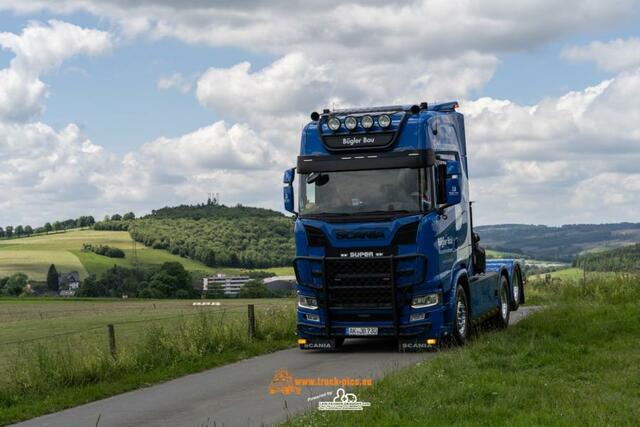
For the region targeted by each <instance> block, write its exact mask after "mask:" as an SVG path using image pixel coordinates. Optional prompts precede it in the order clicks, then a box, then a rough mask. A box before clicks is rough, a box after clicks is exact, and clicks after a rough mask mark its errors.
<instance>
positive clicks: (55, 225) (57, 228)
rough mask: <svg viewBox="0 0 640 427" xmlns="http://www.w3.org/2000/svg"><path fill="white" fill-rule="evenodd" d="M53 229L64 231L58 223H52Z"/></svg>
mask: <svg viewBox="0 0 640 427" xmlns="http://www.w3.org/2000/svg"><path fill="white" fill-rule="evenodd" d="M53 229H54V230H55V231H60V230H63V229H64V226H63V225H62V223H61V222H60V221H56V222H54V223H53Z"/></svg>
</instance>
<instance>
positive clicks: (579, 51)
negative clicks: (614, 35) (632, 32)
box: [562, 37, 640, 71]
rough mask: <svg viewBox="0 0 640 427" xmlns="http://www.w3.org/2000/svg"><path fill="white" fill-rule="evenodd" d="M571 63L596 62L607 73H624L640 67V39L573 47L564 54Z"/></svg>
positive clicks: (597, 42)
mask: <svg viewBox="0 0 640 427" xmlns="http://www.w3.org/2000/svg"><path fill="white" fill-rule="evenodd" d="M562 56H563V57H565V58H566V59H569V60H571V61H576V62H578V61H590V62H595V63H596V64H597V65H598V68H601V69H603V70H606V71H622V70H628V69H631V68H636V67H639V66H640V38H637V37H630V38H628V39H615V40H611V41H609V42H601V41H594V42H592V43H590V44H588V45H586V46H572V47H570V48H567V49H565V50H564V51H563V52H562Z"/></svg>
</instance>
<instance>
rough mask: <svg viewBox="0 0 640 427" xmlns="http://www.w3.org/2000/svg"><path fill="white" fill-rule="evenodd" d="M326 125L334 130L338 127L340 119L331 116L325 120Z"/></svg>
mask: <svg viewBox="0 0 640 427" xmlns="http://www.w3.org/2000/svg"><path fill="white" fill-rule="evenodd" d="M327 126H329V129H331V130H332V131H334V132H335V131H337V130H338V129H340V120H338V119H336V118H335V117H331V118H330V119H329V121H328V122H327Z"/></svg>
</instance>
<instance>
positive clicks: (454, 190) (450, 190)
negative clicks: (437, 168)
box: [446, 160, 462, 206]
mask: <svg viewBox="0 0 640 427" xmlns="http://www.w3.org/2000/svg"><path fill="white" fill-rule="evenodd" d="M460 173H461V168H460V162H459V161H457V160H447V180H446V199H447V205H449V206H451V205H457V204H458V203H460V201H461V200H462V191H461V189H460Z"/></svg>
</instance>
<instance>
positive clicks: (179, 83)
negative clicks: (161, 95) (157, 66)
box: [157, 73, 191, 93]
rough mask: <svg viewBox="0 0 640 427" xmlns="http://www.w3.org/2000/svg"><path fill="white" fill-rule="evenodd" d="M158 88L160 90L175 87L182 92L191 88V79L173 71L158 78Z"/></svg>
mask: <svg viewBox="0 0 640 427" xmlns="http://www.w3.org/2000/svg"><path fill="white" fill-rule="evenodd" d="M157 84H158V88H159V89H162V90H169V89H177V90H179V91H180V92H182V93H187V92H189V91H190V90H191V81H190V80H189V79H187V78H185V77H184V76H183V75H182V74H181V73H173V74H171V75H169V76H160V78H158V82H157Z"/></svg>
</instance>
